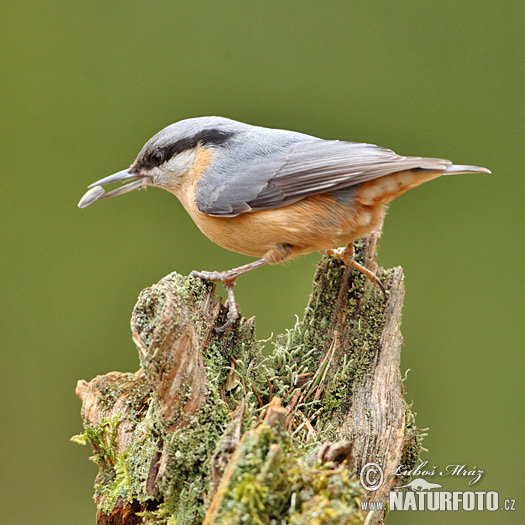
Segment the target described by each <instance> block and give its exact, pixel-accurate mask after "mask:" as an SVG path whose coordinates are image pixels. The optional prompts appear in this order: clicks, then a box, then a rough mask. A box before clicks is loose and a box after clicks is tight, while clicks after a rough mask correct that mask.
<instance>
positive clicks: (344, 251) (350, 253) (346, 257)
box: [325, 244, 388, 301]
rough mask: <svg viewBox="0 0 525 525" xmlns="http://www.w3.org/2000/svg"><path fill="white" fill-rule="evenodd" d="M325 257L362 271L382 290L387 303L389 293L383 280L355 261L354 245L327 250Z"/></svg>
mask: <svg viewBox="0 0 525 525" xmlns="http://www.w3.org/2000/svg"><path fill="white" fill-rule="evenodd" d="M325 255H327V256H329V257H333V258H334V259H337V260H338V261H341V262H343V263H344V264H345V265H346V266H350V267H351V268H355V269H356V270H358V271H360V272H361V273H362V274H363V275H365V276H366V277H368V278H369V279H370V280H372V281H373V282H375V283H376V284H377V285H378V286H379V288H380V289H381V292H382V294H383V300H384V301H386V298H387V295H388V292H387V289H386V288H385V285H384V284H383V283H382V282H381V279H379V277H378V276H377V275H376V274H375V273H374V272H373V271H372V270H369V269H368V268H367V267H366V266H363V265H362V264H359V263H358V262H356V260H355V259H354V245H353V244H349V245H348V246H343V247H341V248H335V249H333V250H326V252H325Z"/></svg>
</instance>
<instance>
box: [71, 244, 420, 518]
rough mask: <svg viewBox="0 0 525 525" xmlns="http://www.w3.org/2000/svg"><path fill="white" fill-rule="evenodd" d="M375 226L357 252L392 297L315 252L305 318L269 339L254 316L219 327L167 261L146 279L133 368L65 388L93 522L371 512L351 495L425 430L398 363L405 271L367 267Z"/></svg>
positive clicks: (198, 289) (221, 317) (387, 477)
mask: <svg viewBox="0 0 525 525" xmlns="http://www.w3.org/2000/svg"><path fill="white" fill-rule="evenodd" d="M378 238H379V234H375V235H372V236H370V237H368V238H367V239H365V240H363V241H358V242H356V243H355V252H356V259H357V260H358V261H359V262H361V263H363V264H365V265H366V266H367V267H369V268H371V269H372V270H374V271H376V272H377V274H378V275H379V276H380V277H381V278H382V279H383V282H384V283H385V286H386V288H387V290H388V293H387V297H386V298H384V297H383V295H382V293H381V290H380V289H379V288H378V287H377V286H376V285H374V284H373V283H371V282H369V281H367V280H365V278H364V276H363V275H362V274H360V273H359V272H357V271H356V270H354V269H352V268H348V267H346V266H344V265H343V264H342V263H340V262H338V261H336V260H334V259H331V258H326V257H325V258H323V259H322V260H321V261H320V262H319V264H318V266H317V271H316V273H315V277H314V281H313V290H312V294H311V296H310V299H309V302H308V305H307V307H306V311H305V314H304V318H303V320H302V321H298V322H297V323H296V325H295V326H294V327H293V328H291V329H290V330H287V331H286V333H284V334H281V335H279V336H278V337H277V338H276V340H275V342H274V343H273V345H274V348H273V349H271V351H268V348H266V347H267V346H268V344H269V343H268V342H260V341H257V340H256V338H255V335H254V319H253V318H251V319H245V318H242V317H241V318H239V319H238V320H237V321H236V322H235V323H234V325H233V326H232V327H231V329H229V330H228V331H227V332H225V333H220V332H217V331H216V330H215V327H216V326H220V325H221V324H223V323H224V322H225V320H226V309H225V307H224V306H222V305H221V301H220V299H218V298H217V297H215V296H214V293H213V292H214V286H213V285H212V284H209V283H206V282H203V281H201V280H198V279H193V278H190V277H184V276H181V275H178V274H176V273H172V274H170V275H168V276H166V277H164V278H163V279H162V280H161V281H160V282H159V283H157V284H155V285H153V286H152V287H150V288H147V289H145V290H143V291H142V293H141V294H140V297H139V299H138V302H137V304H136V306H135V308H134V310H133V315H132V319H131V329H132V334H133V341H134V342H135V344H136V346H137V349H138V353H139V358H140V370H139V371H137V372H135V373H121V372H111V373H109V374H106V375H104V376H97V377H96V378H94V379H93V380H91V381H90V382H89V383H88V382H86V381H84V380H81V381H79V382H78V385H77V390H76V392H77V395H78V396H79V397H80V399H81V400H82V418H83V421H84V429H85V432H84V433H83V434H81V435H79V436H75V437H74V440H75V441H77V442H80V443H87V442H88V441H89V442H90V443H91V445H92V446H93V451H94V456H93V458H92V459H93V460H94V461H96V462H97V464H98V465H99V473H98V475H97V478H96V481H95V496H94V499H95V502H96V504H97V523H98V524H101V525H102V524H114V525H117V524H118V525H124V524H126V525H131V524H138V523H150V524H166V525H168V524H175V523H176V524H200V523H204V524H209V525H211V524H219V523H226V524H240V523H254V524H270V523H279V524H281V523H290V524H309V523H334V524H335V523H337V524H340V523H348V524H357V523H364V521H365V519H366V522H367V523H379V522H381V521H382V519H383V515H384V512H383V511H380V512H379V511H376V512H374V513H373V514H372V515H368V516H367V514H366V512H363V511H362V510H361V506H360V502H362V501H366V500H374V501H385V500H387V497H388V494H389V492H390V489H391V488H392V487H393V486H394V485H399V484H401V483H402V482H403V481H404V480H403V479H402V478H396V477H395V476H394V473H395V471H396V469H397V468H398V467H399V466H400V465H403V466H404V468H405V469H410V468H411V467H413V466H414V465H415V463H416V461H417V459H418V454H419V451H420V448H421V435H420V434H419V433H418V430H417V429H416V427H415V424H414V418H413V415H412V413H411V412H410V407H409V406H407V404H406V403H405V401H404V398H403V395H404V389H403V384H402V381H401V376H400V371H399V363H400V349H401V342H402V337H401V333H400V331H399V323H400V317H401V308H402V303H403V296H404V287H403V274H402V270H401V268H400V267H397V268H393V269H390V270H388V271H384V270H383V269H382V268H379V269H378V268H377V266H376V263H375V252H376V247H377V240H378ZM265 343H266V347H265ZM367 463H377V464H379V465H380V466H381V467H382V470H383V473H384V479H383V484H382V485H381V486H380V487H379V489H378V490H376V491H373V492H367V491H365V490H364V489H363V487H362V485H361V483H360V481H359V473H360V472H361V469H362V467H363V466H364V465H366V464H367ZM315 520H317V521H315Z"/></svg>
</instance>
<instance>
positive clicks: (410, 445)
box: [398, 403, 427, 485]
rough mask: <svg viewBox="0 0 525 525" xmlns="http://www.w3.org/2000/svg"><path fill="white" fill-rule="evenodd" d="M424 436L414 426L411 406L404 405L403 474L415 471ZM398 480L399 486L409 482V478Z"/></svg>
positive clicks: (414, 417)
mask: <svg viewBox="0 0 525 525" xmlns="http://www.w3.org/2000/svg"><path fill="white" fill-rule="evenodd" d="M425 430H426V429H425ZM426 435H427V434H426V433H425V431H424V430H423V429H419V428H418V427H417V426H416V413H415V412H413V411H412V405H409V404H407V403H405V437H404V443H403V452H402V456H401V461H400V466H401V467H402V469H403V471H404V472H410V471H412V470H414V469H415V467H416V465H417V463H418V461H419V456H420V454H421V451H422V450H423V438H424V437H425V436H426ZM398 479H399V482H400V484H401V485H404V484H406V483H408V482H409V481H410V476H402V477H399V478H398Z"/></svg>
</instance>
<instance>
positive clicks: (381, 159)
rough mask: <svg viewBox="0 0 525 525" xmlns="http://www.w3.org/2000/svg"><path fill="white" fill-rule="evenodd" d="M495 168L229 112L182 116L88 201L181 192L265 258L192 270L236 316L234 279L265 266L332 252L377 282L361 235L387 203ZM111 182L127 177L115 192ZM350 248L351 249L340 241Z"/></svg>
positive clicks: (196, 212)
mask: <svg viewBox="0 0 525 525" xmlns="http://www.w3.org/2000/svg"><path fill="white" fill-rule="evenodd" d="M458 173H490V171H489V170H487V169H485V168H480V167H477V166H462V165H455V164H452V163H451V162H450V161H449V160H444V159H433V158H425V157H403V156H400V155H397V154H396V153H394V152H393V151H391V150H389V149H386V148H382V147H379V146H375V145H373V144H365V143H359V142H343V141H338V140H323V139H320V138H317V137H312V136H310V135H305V134H302V133H297V132H294V131H287V130H280V129H269V128H262V127H258V126H251V125H249V124H243V123H241V122H236V121H234V120H230V119H227V118H221V117H199V118H191V119H187V120H181V121H180V122H177V123H175V124H172V125H170V126H168V127H166V128H164V129H163V130H162V131H160V132H159V133H157V134H156V135H155V136H154V137H152V138H151V139H150V140H149V141H148V142H147V143H146V145H145V146H144V147H143V148H142V150H141V151H140V153H139V154H138V157H137V158H136V160H135V162H134V163H133V164H132V165H131V167H130V168H129V169H127V170H124V171H120V172H118V173H115V174H114V175H110V176H109V177H106V178H104V179H101V180H99V181H97V182H94V183H93V184H91V185H90V186H89V188H91V189H90V190H89V191H88V192H87V193H86V194H85V195H84V196H83V197H82V199H81V200H80V202H79V204H78V205H79V207H80V208H85V207H86V206H89V205H90V204H92V203H93V202H95V201H96V200H99V199H104V198H107V197H112V196H114V195H121V194H123V193H127V192H129V191H132V190H135V189H140V188H145V187H147V186H155V187H158V188H163V189H165V190H167V191H169V192H171V193H173V194H174V195H175V196H176V197H177V198H178V199H179V200H180V202H181V203H182V205H183V206H184V208H185V209H186V211H187V212H188V213H189V214H190V216H191V218H192V219H193V221H194V222H195V224H196V225H197V226H198V227H199V229H200V230H201V231H202V233H204V235H206V237H208V238H209V239H210V240H211V241H213V242H214V243H216V244H218V245H219V246H222V247H223V248H226V249H228V250H232V251H234V252H238V253H242V254H244V255H249V256H253V257H259V260H257V261H255V262H252V263H249V264H245V265H244V266H240V267H239V268H234V269H232V270H229V271H226V272H192V274H191V275H192V276H194V277H200V278H202V279H206V280H210V281H221V282H222V283H223V284H224V286H225V288H226V290H227V292H228V303H229V312H228V322H227V323H226V325H224V327H222V329H226V328H227V327H228V326H230V325H231V324H232V323H233V321H234V320H235V319H236V318H237V315H238V310H237V305H236V302H235V296H234V294H233V285H234V283H235V280H236V279H237V278H238V277H239V276H240V275H242V274H244V273H246V272H248V271H250V270H252V269H254V268H258V267H259V266H262V265H263V264H267V263H268V264H276V263H280V262H282V261H285V260H288V259H290V258H292V257H295V256H296V255H300V254H304V253H310V252H315V251H322V250H325V251H326V253H327V254H328V255H332V256H334V257H336V258H337V259H339V260H342V261H343V262H344V263H345V264H347V265H349V266H352V267H354V268H356V269H358V270H359V271H361V272H362V273H364V274H365V275H366V276H368V277H369V278H371V279H373V280H375V281H376V282H377V283H378V284H379V286H381V289H382V290H383V292H384V287H383V284H382V283H381V281H380V280H379V278H378V277H377V276H376V275H375V274H374V273H373V272H371V271H370V270H369V269H367V268H365V267H364V266H362V265H360V264H359V263H357V262H356V261H354V260H353V249H352V246H353V245H352V243H353V241H355V240H356V239H359V238H361V237H363V236H365V235H367V234H369V233H371V232H373V231H374V230H376V229H377V228H378V227H379V225H380V224H381V222H382V219H383V217H384V215H385V205H386V204H388V203H389V202H390V201H392V200H393V199H395V198H396V197H399V196H400V195H401V194H403V193H404V192H405V191H407V190H410V189H412V188H415V187H416V186H419V185H420V184H423V183H424V182H427V181H429V180H431V179H435V178H437V177H440V176H441V175H455V174H458ZM112 182H128V184H126V185H124V186H120V187H118V188H116V189H114V190H112V191H109V192H108V193H106V192H105V191H104V189H103V188H102V186H103V185H105V184H110V183H112ZM338 246H342V248H337V247H338Z"/></svg>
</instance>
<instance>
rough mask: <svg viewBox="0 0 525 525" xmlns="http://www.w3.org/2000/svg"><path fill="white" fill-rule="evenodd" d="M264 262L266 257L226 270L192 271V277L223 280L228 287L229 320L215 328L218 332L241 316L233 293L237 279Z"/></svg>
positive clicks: (215, 280)
mask: <svg viewBox="0 0 525 525" xmlns="http://www.w3.org/2000/svg"><path fill="white" fill-rule="evenodd" d="M263 264H266V261H265V260H264V259H259V260H258V261H255V262H252V263H249V264H245V265H244V266H239V267H238V268H233V269H231V270H228V271H225V272H197V271H195V270H194V271H193V272H191V273H190V277H198V278H199V279H203V280H205V281H214V282H221V283H222V284H223V285H224V288H226V292H227V294H228V315H227V319H228V320H227V321H226V323H224V324H223V325H222V326H219V327H218V328H215V331H216V332H225V331H226V330H228V328H230V327H231V325H232V324H233V323H234V322H235V319H237V317H239V308H238V306H237V303H236V301H235V295H234V293H233V287H234V285H235V280H236V279H237V278H238V277H240V276H241V275H242V274H244V273H246V272H249V271H250V270H253V269H255V268H258V267H259V266H262V265H263Z"/></svg>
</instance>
